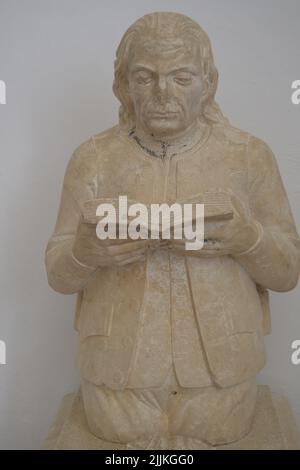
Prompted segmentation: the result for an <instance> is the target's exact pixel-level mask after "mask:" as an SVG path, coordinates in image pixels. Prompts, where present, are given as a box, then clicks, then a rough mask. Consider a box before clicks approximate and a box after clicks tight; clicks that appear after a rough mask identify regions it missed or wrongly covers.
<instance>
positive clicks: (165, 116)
mask: <svg viewBox="0 0 300 470" xmlns="http://www.w3.org/2000/svg"><path fill="white" fill-rule="evenodd" d="M177 114H178V113H176V112H164V113H157V112H153V113H150V114H149V117H152V118H157V119H168V118H172V117H175V116H177Z"/></svg>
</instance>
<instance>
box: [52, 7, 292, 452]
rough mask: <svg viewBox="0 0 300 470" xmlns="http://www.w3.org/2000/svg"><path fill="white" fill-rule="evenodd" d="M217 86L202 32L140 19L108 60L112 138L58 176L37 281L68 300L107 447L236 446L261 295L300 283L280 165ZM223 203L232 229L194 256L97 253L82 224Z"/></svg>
mask: <svg viewBox="0 0 300 470" xmlns="http://www.w3.org/2000/svg"><path fill="white" fill-rule="evenodd" d="M217 82H218V73H217V70H216V67H215V65H214V61H213V55H212V50H211V45H210V41H209V38H208V36H207V35H206V33H205V32H204V31H203V30H202V29H201V28H200V26H199V25H198V24H197V23H195V22H194V21H193V20H192V19H190V18H188V17H186V16H184V15H181V14H178V13H164V12H160V13H153V14H148V15H146V16H144V17H142V18H140V19H139V20H137V21H136V22H135V23H134V24H133V25H132V26H131V27H130V28H129V29H128V30H127V31H126V33H125V34H124V36H123V38H122V40H121V42H120V45H119V47H118V50H117V55H116V60H115V78H114V84H113V90H114V93H115V95H116V96H117V98H118V99H119V101H120V102H121V107H120V114H119V124H118V125H116V126H115V127H113V128H111V129H109V130H107V131H105V132H102V133H100V134H98V135H94V136H92V137H91V138H90V139H88V140H87V141H86V142H84V143H83V144H82V145H80V146H79V148H77V149H76V150H75V152H74V154H73V155H72V157H71V159H70V161H69V164H68V167H67V170H66V173H65V178H64V184H63V191H62V196H61V203H60V208H59V214H58V218H57V223H56V226H55V230H54V233H53V235H52V237H51V239H50V241H49V243H48V246H47V250H46V268H47V274H48V280H49V284H50V285H51V287H52V288H53V289H54V290H56V291H58V292H61V293H64V294H73V293H77V295H78V299H77V307H76V328H77V330H78V332H79V339H80V347H79V363H80V370H81V377H82V382H81V390H82V397H83V403H84V409H85V413H86V417H87V421H88V425H89V427H90V430H91V431H92V433H94V434H95V435H96V436H98V437H99V438H101V439H104V440H106V441H110V442H115V443H125V444H128V443H129V444H134V443H138V442H139V441H141V442H142V441H143V442H147V440H151V439H153V437H159V436H184V437H188V438H193V439H196V440H199V441H202V442H203V443H207V444H209V445H212V446H217V445H221V444H226V443H230V442H233V441H237V440H239V439H241V438H242V437H243V436H245V435H246V434H247V433H248V432H249V431H250V429H251V424H252V421H253V416H254V412H255V405H256V397H257V386H256V382H255V376H256V374H257V373H258V372H259V371H260V370H261V369H262V367H263V366H264V363H265V352H264V342H263V336H264V334H266V333H267V332H268V328H269V316H268V315H269V305H268V289H270V290H273V291H289V290H291V289H293V288H294V287H295V286H296V284H297V281H298V277H299V271H300V255H299V247H300V243H299V237H298V234H297V230H296V227H295V222H294V220H293V216H292V213H291V209H290V206H289V202H288V199H287V195H286V191H285V188H284V186H283V183H282V179H281V176H280V173H279V170H278V166H277V163H276V159H275V157H274V155H273V153H272V151H271V150H270V149H269V147H268V146H267V145H266V144H265V143H264V142H263V141H261V140H260V139H258V138H256V137H254V136H252V135H250V134H248V133H246V132H243V131H241V130H239V129H236V128H234V127H232V126H231V125H230V123H229V122H228V120H227V119H226V118H225V117H224V116H223V114H222V112H221V110H220V108H219V106H218V105H217V103H216V102H215V93H216V89H217ZM219 191H222V192H224V193H227V194H228V195H229V197H230V202H231V207H232V212H233V217H232V218H231V219H230V220H219V221H218V220H214V221H209V220H208V222H207V223H205V237H204V238H205V240H206V241H207V243H205V244H204V247H203V248H202V249H201V250H198V251H193V252H191V251H187V250H185V249H184V246H183V243H181V242H180V241H178V240H175V239H174V238H171V239H170V240H168V241H167V242H165V241H164V242H163V241H161V240H157V243H156V244H155V245H154V244H151V243H150V242H149V241H147V240H135V241H133V240H129V239H128V240H118V239H116V240H105V241H103V240H100V239H98V238H97V236H96V231H95V225H94V224H92V223H87V221H86V220H85V219H84V217H83V214H84V205H85V203H86V201H91V200H95V199H105V198H111V199H116V198H118V197H119V196H120V195H127V197H128V198H130V199H133V200H135V201H138V202H141V203H144V204H151V203H158V204H161V203H164V202H165V203H169V204H170V203H173V202H176V201H184V200H187V201H188V200H191V199H193V200H197V198H199V195H200V194H203V193H205V192H210V193H214V192H219ZM199 202H201V201H199ZM209 241H213V243H209Z"/></svg>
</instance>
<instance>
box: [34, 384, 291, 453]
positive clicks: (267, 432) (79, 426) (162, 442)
mask: <svg viewBox="0 0 300 470" xmlns="http://www.w3.org/2000/svg"><path fill="white" fill-rule="evenodd" d="M43 449H48V450H71V449H80V450H88V449H90V450H101V449H102V450H103V449H105V450H116V449H120V450H121V449H122V450H127V449H128V450H130V449H145V450H146V449H153V450H160V449H178V450H181V449H187V450H206V449H209V450H211V449H216V450H218V449H221V450H235V449H236V450H238V449H240V450H247V449H248V450H255V449H257V450H292V449H296V450H299V449H300V440H299V433H298V430H297V428H296V425H295V422H294V420H293V417H292V413H291V410H290V407H289V404H288V401H287V399H286V398H285V397H281V396H277V395H274V394H271V392H270V390H269V388H268V387H267V386H259V393H258V401H257V405H256V411H255V415H254V421H253V427H252V429H251V431H250V433H248V435H247V436H245V437H244V438H243V439H241V440H239V441H238V442H235V443H232V444H230V445H225V446H217V447H212V446H209V445H207V444H205V443H202V442H199V441H197V440H195V439H191V438H183V437H181V436H177V437H172V438H170V437H168V436H163V437H161V438H156V439H152V440H150V441H144V442H143V441H141V442H139V443H137V445H136V446H134V445H128V446H126V445H120V444H114V443H111V442H106V441H103V440H101V439H98V438H97V437H96V436H94V435H93V434H92V433H91V432H90V431H89V428H88V425H87V422H86V417H85V413H84V409H83V403H82V398H81V395H80V393H74V394H70V395H66V396H65V397H64V399H63V401H62V404H61V407H60V410H59V412H58V414H57V417H56V420H55V422H54V423H53V425H52V427H51V430H50V431H49V435H48V437H47V439H46V440H45V441H44V445H43Z"/></svg>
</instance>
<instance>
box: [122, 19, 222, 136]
mask: <svg viewBox="0 0 300 470" xmlns="http://www.w3.org/2000/svg"><path fill="white" fill-rule="evenodd" d="M149 33H152V34H151V35H153V33H154V34H155V36H156V37H158V38H169V39H170V38H178V37H180V38H182V39H183V40H184V42H185V43H190V44H191V42H192V43H195V45H196V47H197V48H198V52H199V54H200V60H201V66H202V67H201V68H202V73H203V76H202V79H203V82H204V84H205V88H206V92H205V95H204V96H203V100H202V110H201V116H199V117H200V118H202V119H204V120H205V121H207V122H209V123H211V124H212V123H213V124H223V125H228V124H229V122H228V120H227V119H226V118H225V117H224V115H223V114H222V112H221V109H220V107H219V106H218V104H217V103H216V101H215V93H216V90H217V85H218V71H217V69H216V67H215V64H214V59H213V53H212V48H211V44H210V40H209V37H208V35H207V34H206V32H205V31H204V30H203V29H202V28H201V27H200V26H199V25H198V23H196V22H195V21H193V20H192V19H191V18H189V17H188V16H185V15H181V14H179V13H170V12H157V13H150V14H148V15H145V16H143V17H142V18H140V19H138V20H137V21H136V22H135V23H133V24H132V25H131V26H130V27H129V28H128V30H127V31H126V32H125V34H124V35H123V37H122V39H121V42H120V44H119V46H118V49H117V52H116V60H115V63H114V66H115V77H114V83H113V92H114V94H115V96H116V97H117V98H118V100H119V101H120V103H121V106H120V109H119V124H120V127H122V128H124V129H131V128H133V127H134V126H135V113H134V108H133V104H132V101H131V99H130V96H129V93H128V79H127V76H128V73H127V72H128V62H129V55H130V54H131V53H132V50H133V48H134V45H135V44H137V42H138V41H139V40H140V39H141V38H145V37H147V36H148V35H149Z"/></svg>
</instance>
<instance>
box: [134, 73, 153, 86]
mask: <svg viewBox="0 0 300 470" xmlns="http://www.w3.org/2000/svg"><path fill="white" fill-rule="evenodd" d="M135 80H136V82H137V83H138V84H140V85H148V84H149V83H151V81H152V74H151V73H149V72H145V71H140V72H137V73H136V74H135Z"/></svg>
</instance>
